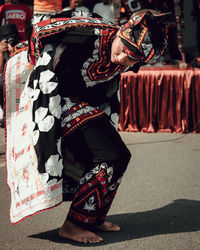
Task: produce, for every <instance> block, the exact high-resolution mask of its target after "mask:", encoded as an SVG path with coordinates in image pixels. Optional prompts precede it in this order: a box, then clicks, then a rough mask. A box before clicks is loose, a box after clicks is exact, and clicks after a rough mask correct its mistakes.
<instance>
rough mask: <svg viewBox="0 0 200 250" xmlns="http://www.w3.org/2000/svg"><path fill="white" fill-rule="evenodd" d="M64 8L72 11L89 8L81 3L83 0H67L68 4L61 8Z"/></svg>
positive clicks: (85, 10)
mask: <svg viewBox="0 0 200 250" xmlns="http://www.w3.org/2000/svg"><path fill="white" fill-rule="evenodd" d="M63 10H64V11H66V10H72V11H74V10H75V11H79V10H81V11H84V12H89V9H88V8H87V7H85V6H84V5H83V0H69V6H68V7H66V8H64V9H63Z"/></svg>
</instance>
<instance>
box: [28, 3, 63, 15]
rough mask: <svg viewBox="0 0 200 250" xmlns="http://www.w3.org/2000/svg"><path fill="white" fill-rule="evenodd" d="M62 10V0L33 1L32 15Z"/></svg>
mask: <svg viewBox="0 0 200 250" xmlns="http://www.w3.org/2000/svg"><path fill="white" fill-rule="evenodd" d="M61 10H62V0H34V2H33V14H47V13H53V12H59V11H61Z"/></svg>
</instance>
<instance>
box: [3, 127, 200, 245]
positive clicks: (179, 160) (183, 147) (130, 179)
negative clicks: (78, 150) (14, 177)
mask: <svg viewBox="0 0 200 250" xmlns="http://www.w3.org/2000/svg"><path fill="white" fill-rule="evenodd" d="M121 136H122V137H123V138H124V140H125V142H126V143H127V145H128V147H129V149H130V150H131V152H132V155H133V157H132V160H131V162H130V165H129V168H128V170H127V172H126V174H125V176H124V179H123V182H122V184H121V186H120V188H119V191H118V193H117V197H116V199H115V200H114V203H113V206H112V208H111V210H110V212H109V218H108V219H109V220H112V221H113V222H115V223H118V224H119V225H120V226H121V231H120V232H117V233H101V234H100V235H101V236H102V237H103V238H104V242H103V243H100V244H93V245H81V244H76V243H72V242H70V241H67V240H62V239H59V238H58V236H57V230H58V228H59V227H60V226H61V224H62V222H63V220H64V218H65V215H66V213H67V210H68V208H69V203H64V204H62V205H61V206H59V207H57V208H54V209H51V210H48V211H46V212H42V213H39V214H37V215H35V216H33V217H31V218H28V219H26V220H25V221H24V222H22V223H20V224H18V225H15V226H13V225H11V224H10V222H9V202H10V201H9V199H10V196H9V191H8V188H7V186H6V169H5V164H4V156H3V157H2V156H1V158H0V250H1V249H2V250H8V249H12V250H19V249H20V250H40V249H48V250H51V249H59V250H60V249H61V250H62V249H69V250H74V249H90V250H91V249H92V250H93V249H99V250H102V249H103V250H104V249H105V250H117V249H128V250H129V249H130V250H133V249H134V250H199V249H200V134H188V135H184V134H183V135H181V134H168V133H155V134H145V133H126V132H123V133H121ZM0 140H1V141H0V149H1V148H2V144H3V131H2V130H0Z"/></svg>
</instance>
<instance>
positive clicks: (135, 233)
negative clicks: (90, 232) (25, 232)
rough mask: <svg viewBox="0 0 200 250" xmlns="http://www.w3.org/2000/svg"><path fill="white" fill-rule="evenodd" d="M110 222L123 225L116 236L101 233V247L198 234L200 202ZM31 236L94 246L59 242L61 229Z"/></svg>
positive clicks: (186, 202)
mask: <svg viewBox="0 0 200 250" xmlns="http://www.w3.org/2000/svg"><path fill="white" fill-rule="evenodd" d="M107 220H108V221H112V222H113V223H117V224H118V225H120V227H121V231H120V232H116V233H113V232H112V233H111V232H109V233H99V235H101V236H102V237H103V238H104V241H103V242H101V243H98V245H107V244H112V243H116V242H123V241H128V240H132V239H138V238H144V237H149V236H153V235H160V234H174V233H180V232H194V231H199V230H200V201H195V200H184V199H181V200H175V201H174V202H173V203H171V204H168V205H166V206H164V207H161V208H158V209H155V210H151V211H145V212H139V213H127V214H117V215H111V216H108V217H107ZM29 237H31V238H37V239H43V240H49V241H53V242H57V243H63V244H64V243H70V244H73V245H75V246H82V247H83V246H87V247H88V246H92V245H94V244H90V245H88V244H85V245H83V244H79V243H75V242H71V241H68V240H65V239H60V238H59V237H58V229H55V230H51V231H46V232H42V233H40V234H34V235H30V236H29ZM96 245H97V244H96Z"/></svg>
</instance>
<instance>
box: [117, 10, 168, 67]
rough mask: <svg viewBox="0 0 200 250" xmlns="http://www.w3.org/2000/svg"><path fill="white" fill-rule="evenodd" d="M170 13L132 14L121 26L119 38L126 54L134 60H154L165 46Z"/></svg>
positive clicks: (144, 61)
mask: <svg viewBox="0 0 200 250" xmlns="http://www.w3.org/2000/svg"><path fill="white" fill-rule="evenodd" d="M170 15H171V13H162V14H159V13H158V14H153V13H152V12H151V11H149V10H147V11H146V12H145V13H143V14H135V13H134V14H133V15H132V16H131V18H130V19H129V21H128V22H127V23H126V24H125V25H124V26H122V27H121V29H120V34H119V36H120V38H121V41H122V43H123V46H124V50H125V52H126V53H127V55H128V56H129V57H130V58H131V59H132V60H134V61H138V62H143V63H147V62H148V63H153V62H155V61H156V60H157V59H158V58H159V57H160V56H161V55H162V54H163V52H164V50H165V49H166V47H167V39H168V36H167V26H166V21H167V19H168V18H169V16H170Z"/></svg>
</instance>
